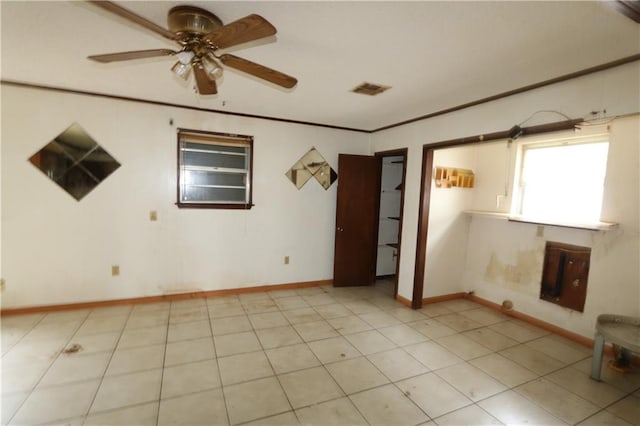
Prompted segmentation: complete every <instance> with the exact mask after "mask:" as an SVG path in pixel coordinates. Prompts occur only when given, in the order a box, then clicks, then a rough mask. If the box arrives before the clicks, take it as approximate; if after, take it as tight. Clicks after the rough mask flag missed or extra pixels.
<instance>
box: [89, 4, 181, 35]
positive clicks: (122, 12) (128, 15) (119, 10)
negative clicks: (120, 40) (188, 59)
mask: <svg viewBox="0 0 640 426" xmlns="http://www.w3.org/2000/svg"><path fill="white" fill-rule="evenodd" d="M90 2H91V3H93V4H95V5H96V6H98V7H101V8H103V9H104V10H106V11H109V12H111V13H114V14H116V15H118V16H121V17H122V18H124V19H127V20H129V21H131V22H133V23H135V24H138V25H140V26H141V27H144V28H146V29H148V30H151V31H153V32H154V33H157V34H160V35H161V36H162V37H165V38H168V39H169V40H175V39H176V35H175V34H174V33H172V32H171V31H169V30H167V29H166V28H162V27H161V26H160V25H157V24H154V23H153V22H151V21H149V20H147V19H145V18H143V17H142V16H140V15H136V14H135V13H133V12H131V11H130V10H128V9H125V8H124V7H122V6H118V5H117V4H115V3H112V2H110V1H94V0H90Z"/></svg>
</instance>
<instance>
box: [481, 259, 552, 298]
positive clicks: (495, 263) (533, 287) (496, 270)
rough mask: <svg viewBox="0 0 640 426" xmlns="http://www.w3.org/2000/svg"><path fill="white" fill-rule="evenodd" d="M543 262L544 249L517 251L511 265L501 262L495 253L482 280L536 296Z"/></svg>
mask: <svg viewBox="0 0 640 426" xmlns="http://www.w3.org/2000/svg"><path fill="white" fill-rule="evenodd" d="M543 261H544V248H536V249H533V250H520V251H518V253H517V255H516V261H515V263H513V264H510V263H506V262H503V261H502V260H501V259H500V258H499V257H498V255H497V254H496V253H491V257H490V258H489V262H488V264H487V267H486V268H485V274H484V279H485V280H486V281H487V282H489V283H492V284H496V285H500V286H503V287H507V288H510V289H512V290H515V291H518V292H521V293H527V294H537V293H538V292H539V291H540V290H539V286H540V277H541V276H542V266H543Z"/></svg>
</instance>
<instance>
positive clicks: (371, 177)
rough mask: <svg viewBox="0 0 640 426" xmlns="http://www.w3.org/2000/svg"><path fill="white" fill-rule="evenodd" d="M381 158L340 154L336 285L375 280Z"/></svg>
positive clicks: (350, 284)
mask: <svg viewBox="0 0 640 426" xmlns="http://www.w3.org/2000/svg"><path fill="white" fill-rule="evenodd" d="M379 192H380V159H379V158H376V157H372V156H365V155H347V154H340V156H339V157H338V201H337V207H336V231H335V233H336V235H335V253H334V261H333V285H334V286H336V287H341V286H357V285H369V284H372V283H373V282H374V280H375V275H376V253H377V248H378V197H379Z"/></svg>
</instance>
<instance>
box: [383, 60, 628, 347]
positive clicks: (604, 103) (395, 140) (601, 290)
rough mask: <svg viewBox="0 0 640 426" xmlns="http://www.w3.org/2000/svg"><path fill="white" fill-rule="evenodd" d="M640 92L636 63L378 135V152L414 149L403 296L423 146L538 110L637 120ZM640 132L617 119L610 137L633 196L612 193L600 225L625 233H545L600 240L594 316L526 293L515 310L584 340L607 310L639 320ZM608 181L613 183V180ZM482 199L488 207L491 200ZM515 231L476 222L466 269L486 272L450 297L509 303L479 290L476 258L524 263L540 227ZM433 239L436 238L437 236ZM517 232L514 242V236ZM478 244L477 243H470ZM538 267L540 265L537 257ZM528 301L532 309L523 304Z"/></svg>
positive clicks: (499, 126)
mask: <svg viewBox="0 0 640 426" xmlns="http://www.w3.org/2000/svg"><path fill="white" fill-rule="evenodd" d="M638 93H640V64H638V63H637V62H636V63H632V64H627V65H624V66H620V67H617V68H613V69H610V70H607V71H603V72H599V73H596V74H591V75H588V76H584V77H580V78H577V79H573V80H570V81H566V82H562V83H558V84H554V85H551V86H546V87H542V88H539V89H536V90H533V91H529V92H526V93H523V94H519V95H514V96H510V97H507V98H503V99H500V100H497V101H494V102H490V103H486V104H482V105H478V106H475V107H472V108H466V109H464V110H461V111H457V112H454V113H451V114H446V115H442V116H437V117H434V118H432V119H429V120H422V121H419V122H415V123H411V124H407V125H404V126H401V127H398V128H393V129H389V130H386V131H382V132H377V133H375V134H373V136H372V151H383V150H390V149H398V148H403V147H407V148H408V149H409V153H408V162H407V179H406V191H405V206H404V218H403V235H402V251H401V252H402V258H401V260H400V273H399V277H398V285H399V287H398V292H399V294H400V295H401V296H403V297H406V298H409V299H410V298H411V294H412V289H413V277H414V265H415V241H416V238H417V223H418V210H419V209H418V207H419V199H420V172H421V160H422V146H423V145H425V144H427V145H428V144H429V143H435V142H439V141H443V140H449V139H455V138H459V137H464V136H471V135H477V134H483V133H490V132H495V131H502V130H506V129H509V128H511V126H513V125H514V124H516V123H520V122H522V120H524V119H526V118H527V117H529V116H530V115H531V114H532V113H534V112H536V111H539V110H557V111H560V112H562V113H564V114H566V115H568V116H570V117H572V118H579V117H587V116H588V115H589V113H590V112H591V111H599V110H603V109H606V111H607V116H610V117H613V116H617V115H624V114H631V113H637V112H640V98H639V97H638ZM561 119H562V118H561V117H559V116H557V115H555V114H547V113H543V114H538V115H536V116H535V117H534V118H533V119H531V120H530V121H528V122H527V123H526V125H535V124H540V123H544V122H552V121H560V120H561ZM638 129H639V119H638V117H637V116H636V117H632V118H628V119H621V120H619V121H618V120H617V121H616V122H615V123H614V126H613V130H612V138H616V139H619V140H621V141H623V142H620V143H619V144H617V145H616V148H615V149H612V150H611V151H610V154H609V161H610V162H613V164H619V165H621V166H622V165H623V164H624V167H621V168H620V170H619V173H621V175H618V176H617V177H616V178H615V179H616V180H618V181H620V180H624V182H625V183H624V184H619V186H617V188H622V187H625V188H627V189H625V190H623V191H622V192H620V191H616V192H614V193H611V191H609V192H608V193H607V195H605V201H604V202H605V208H604V209H603V214H602V220H615V221H618V222H620V223H621V228H620V230H619V231H615V232H608V233H605V234H599V233H595V234H594V233H592V232H591V231H572V230H568V229H563V228H550V227H547V228H545V236H544V238H545V239H549V240H555V241H564V242H567V243H574V244H580V245H589V246H592V245H594V242H593V241H591V239H593V240H594V241H595V240H597V239H600V241H598V243H597V244H595V247H594V252H593V254H592V266H591V268H592V271H591V274H590V278H589V294H588V295H587V309H589V312H588V313H585V314H575V313H570V312H567V311H565V310H562V308H558V307H556V306H555V305H553V306H544V305H540V304H539V303H538V302H537V301H536V300H537V293H536V295H533V294H532V292H531V291H530V290H528V292H523V293H521V294H522V296H521V299H519V300H515V302H516V309H518V310H520V311H522V312H525V313H527V314H529V315H532V316H534V317H537V318H541V319H546V320H553V321H554V322H556V323H557V324H558V325H560V326H561V327H565V328H567V329H569V330H571V331H574V332H577V333H581V334H583V335H586V336H591V335H592V334H593V323H594V322H593V321H594V315H595V314H596V311H605V310H607V311H612V312H621V313H622V311H624V312H626V313H629V314H633V313H635V314H636V315H637V314H638V312H639V310H640V295H639V291H638V286H639V284H638V283H639V282H640V268H639V266H638V262H639V255H638V246H639V244H640V243H639V241H638V232H637V229H638V222H639V218H638V180H639V178H638V158H639V154H638V144H639V140H638V139H639V134H640V132H638ZM483 161H484V160H483ZM488 163H489V165H490V164H492V163H491V162H488ZM500 163H503V161H502V160H500ZM478 165H480V163H478ZM490 167H493V166H490ZM500 173H502V172H500ZM624 176H626V178H625V177H624ZM476 178H477V179H480V173H476ZM493 179H495V180H496V181H498V182H499V181H500V178H499V177H496V176H494V177H493ZM607 179H613V178H611V177H608V178H607ZM611 185H613V184H611ZM500 192H502V189H500ZM483 199H484V200H488V199H487V198H483ZM506 202H508V200H507V201H506ZM474 203H475V205H481V204H483V203H486V205H488V206H491V205H495V204H494V203H495V198H494V199H493V200H490V201H483V202H482V203H481V202H480V201H479V200H474ZM506 205H508V204H506ZM509 225H512V227H511V228H510V229H509V230H508V231H505V229H503V228H500V229H496V228H495V227H497V226H500V227H501V226H502V225H496V224H495V223H494V222H492V221H491V220H490V219H474V222H473V223H472V225H471V228H470V235H469V238H470V243H469V244H474V246H473V247H471V246H470V248H469V250H468V252H467V261H466V265H467V267H472V268H476V269H475V270H476V272H478V271H480V270H482V275H479V274H478V273H476V274H475V275H474V274H473V273H469V274H466V275H465V278H464V281H463V283H461V284H460V285H459V287H458V288H455V289H451V291H446V293H455V292H457V291H460V289H472V288H474V289H476V291H477V292H478V295H479V296H481V297H486V298H487V299H489V300H492V301H494V302H497V303H500V302H502V300H503V299H504V298H505V296H507V295H510V296H511V293H509V292H508V291H507V290H505V289H504V288H500V289H498V290H496V291H493V292H490V291H489V290H488V289H490V288H492V287H489V286H488V285H484V287H481V284H482V283H483V277H484V270H485V269H484V268H485V267H486V263H485V264H482V259H481V258H480V257H478V256H476V253H478V251H482V252H489V251H490V250H494V251H495V250H498V251H499V252H500V253H509V258H507V259H505V261H506V262H510V263H509V264H513V263H517V262H518V255H517V253H518V251H523V252H526V251H531V250H533V249H534V248H535V249H536V250H537V247H538V246H537V244H540V242H538V241H536V240H535V229H536V228H535V226H534V225H526V224H512V223H509ZM516 227H517V228H516ZM512 229H519V230H520V231H519V232H514V231H512ZM429 232H431V229H430V231H429ZM512 233H513V235H511V234H512ZM472 240H473V241H474V243H472V242H471V241H472ZM587 243H588V244H587ZM491 245H495V246H496V247H493V246H491ZM596 248H597V249H596ZM614 256H615V257H616V259H615V260H613V257H614ZM525 257H526V256H525ZM529 261H530V259H522V262H525V263H526V262H529ZM534 261H535V262H538V263H539V259H537V258H535V259H534ZM620 268H622V269H620ZM428 274H429V269H428V268H427V269H426V270H425V276H428ZM425 290H426V289H425ZM592 294H593V295H592ZM590 299H591V300H590ZM621 299H625V302H624V304H623V305H619V303H618V301H619V300H621ZM523 300H527V301H528V302H527V303H524V302H523ZM540 303H542V302H540ZM541 306H544V307H541ZM551 310H553V311H554V312H555V314H554V315H553V316H549V311H551ZM558 310H559V311H558Z"/></svg>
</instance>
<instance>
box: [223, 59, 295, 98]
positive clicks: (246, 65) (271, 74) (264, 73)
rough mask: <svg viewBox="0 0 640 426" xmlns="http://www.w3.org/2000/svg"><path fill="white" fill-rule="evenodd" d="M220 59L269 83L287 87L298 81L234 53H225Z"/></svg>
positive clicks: (227, 64)
mask: <svg viewBox="0 0 640 426" xmlns="http://www.w3.org/2000/svg"><path fill="white" fill-rule="evenodd" d="M220 60H221V61H222V63H223V64H225V65H226V66H228V67H231V68H235V69H237V70H240V71H242V72H246V73H247V74H251V75H253V76H255V77H258V78H261V79H263V80H267V81H270V82H271V83H274V84H277V85H278V86H282V87H285V88H287V89H290V88H292V87H293V86H295V85H296V84H297V83H298V80H296V79H295V78H293V77H291V76H289V75H286V74H283V73H281V72H280V71H276V70H274V69H271V68H267V67H265V66H264V65H260V64H256V63H255V62H251V61H248V60H246V59H243V58H240V57H238V56H235V55H229V54H225V55H222V56H220Z"/></svg>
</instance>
